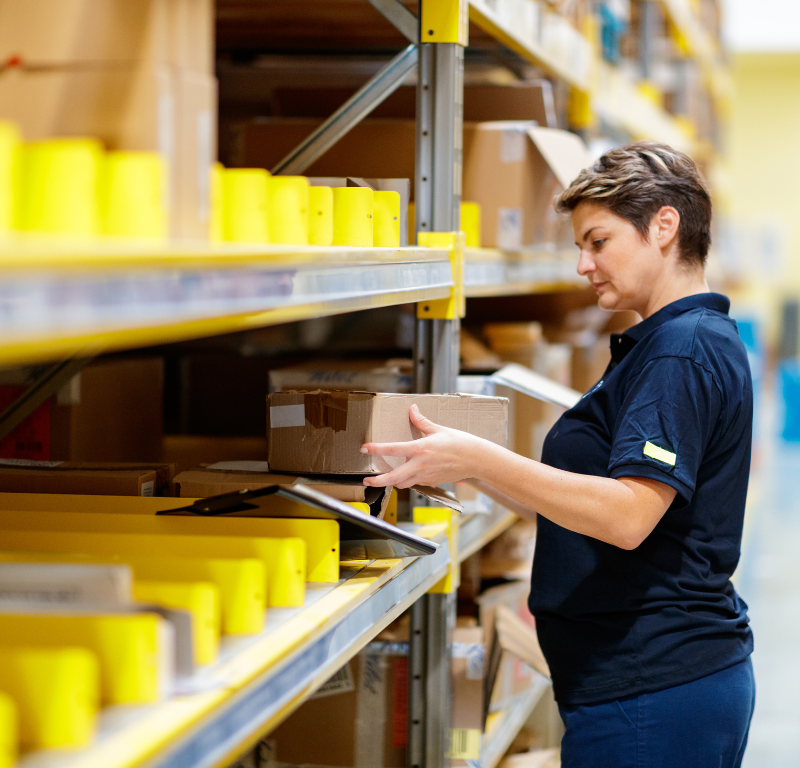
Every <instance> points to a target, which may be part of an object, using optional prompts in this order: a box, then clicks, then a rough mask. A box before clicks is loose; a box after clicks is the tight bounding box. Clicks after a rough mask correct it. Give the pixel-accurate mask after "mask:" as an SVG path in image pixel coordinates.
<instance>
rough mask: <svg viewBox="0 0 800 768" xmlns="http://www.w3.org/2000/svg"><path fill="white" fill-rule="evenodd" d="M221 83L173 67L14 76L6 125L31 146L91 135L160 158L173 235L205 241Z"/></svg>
mask: <svg viewBox="0 0 800 768" xmlns="http://www.w3.org/2000/svg"><path fill="white" fill-rule="evenodd" d="M216 115H217V81H216V78H214V77H213V76H209V75H203V74H196V73H192V72H185V71H182V70H175V69H172V68H170V67H167V66H158V65H156V66H149V65H143V66H138V67H133V68H125V67H118V68H110V69H91V68H89V69H77V70H58V69H56V70H48V69H44V70H36V71H30V72H29V71H23V70H13V69H12V70H9V71H8V72H6V73H4V74H3V77H1V78H0V119H6V120H11V121H13V122H14V123H16V124H17V125H18V126H19V127H20V129H21V131H22V134H23V136H24V137H25V139H26V140H35V139H45V138H50V137H53V136H92V137H96V138H98V139H100V140H101V141H102V142H103V143H104V145H105V146H106V147H107V148H108V149H120V150H132V151H147V152H158V153H159V154H160V155H161V157H162V159H163V161H164V166H165V171H166V184H165V190H164V211H165V213H166V214H167V217H168V220H169V221H170V234H171V235H173V236H178V237H186V238H194V239H207V238H208V235H209V221H210V201H211V197H210V174H211V165H212V163H213V162H214V161H215V160H216V153H217V146H216V138H217V129H216Z"/></svg>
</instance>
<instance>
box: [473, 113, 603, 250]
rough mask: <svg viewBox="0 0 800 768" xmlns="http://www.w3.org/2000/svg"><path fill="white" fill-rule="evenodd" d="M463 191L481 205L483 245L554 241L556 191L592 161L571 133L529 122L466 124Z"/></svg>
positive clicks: (556, 231) (513, 247) (519, 245)
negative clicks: (554, 198) (554, 200)
mask: <svg viewBox="0 0 800 768" xmlns="http://www.w3.org/2000/svg"><path fill="white" fill-rule="evenodd" d="M463 162H464V179H463V192H462V197H463V199H464V200H470V201H472V202H475V203H478V204H479V205H480V206H481V237H482V243H483V245H485V246H490V247H496V248H501V249H504V250H509V251H517V250H520V249H522V248H527V247H531V246H533V245H536V244H539V243H556V242H557V240H558V239H559V237H560V235H561V234H562V233H561V232H559V229H558V225H559V219H558V216H557V215H556V213H555V210H554V209H553V205H552V202H553V197H554V195H555V194H556V193H557V192H558V190H559V189H560V188H565V187H566V186H568V185H569V184H570V182H571V181H572V180H573V179H574V178H575V177H576V176H577V175H578V173H580V171H581V170H582V169H583V168H584V167H585V166H587V165H588V164H589V162H590V158H589V155H588V152H587V150H586V147H585V145H584V143H583V141H582V140H581V139H580V138H579V137H578V136H576V135H575V134H573V133H569V132H568V131H561V130H557V129H554V128H541V127H537V126H536V125H535V124H533V123H529V122H513V121H507V122H489V123H476V124H473V125H472V126H465V129H464V161H463Z"/></svg>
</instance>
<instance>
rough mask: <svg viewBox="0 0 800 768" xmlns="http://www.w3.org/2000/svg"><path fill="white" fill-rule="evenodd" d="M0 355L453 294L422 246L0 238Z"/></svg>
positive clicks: (444, 265)
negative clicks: (53, 243) (66, 242)
mask: <svg viewBox="0 0 800 768" xmlns="http://www.w3.org/2000/svg"><path fill="white" fill-rule="evenodd" d="M0 276H2V277H1V278H0V364H4V365H17V364H23V363H32V362H42V361H48V360H53V359H59V358H61V359H63V358H66V357H73V356H82V357H86V356H89V357H91V356H96V355H98V354H101V353H103V352H109V351H114V350H118V349H126V348H135V347H143V346H147V345H152V344H159V343H166V342H170V341H178V340H182V339H190V338H201V337H205V336H212V335H217V334H222V333H231V332H233V331H241V330H246V329H248V328H257V327H263V326H267V325H274V324H277V323H285V322H291V321H294V320H302V319H305V318H310V317H322V316H324V315H332V314H340V313H342V312H354V311H357V310H362V309H371V308H374V307H383V306H390V305H393V304H405V303H408V302H413V301H429V300H432V299H437V298H442V297H444V296H447V295H448V294H449V292H450V289H451V287H452V285H453V274H452V269H451V267H450V261H449V254H448V252H447V251H442V250H436V249H427V248H400V249H395V248H344V247H342V248H331V249H323V248H315V247H304V248H301V247H284V246H238V247H236V246H230V245H228V246H217V247H208V246H202V245H198V246H194V247H192V246H184V247H180V246H173V245H169V246H157V245H153V246H144V247H143V246H138V247H137V246H133V245H125V244H122V243H120V244H106V245H104V244H102V243H88V244H85V245H83V246H81V245H79V244H75V245H66V246H65V245H63V244H62V243H59V244H58V246H56V247H55V248H54V247H52V246H50V247H48V245H47V244H46V243H42V242H40V241H38V242H37V241H21V242H20V243H18V244H16V245H12V244H9V245H5V246H0Z"/></svg>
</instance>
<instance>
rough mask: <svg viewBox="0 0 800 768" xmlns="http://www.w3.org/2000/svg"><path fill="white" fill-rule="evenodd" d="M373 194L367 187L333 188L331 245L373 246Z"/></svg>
mask: <svg viewBox="0 0 800 768" xmlns="http://www.w3.org/2000/svg"><path fill="white" fill-rule="evenodd" d="M374 204H375V193H374V192H373V191H372V190H371V189H369V188H368V187H334V188H333V244H334V245H350V246H355V247H361V248H368V247H371V246H372V245H373V219H372V216H373V209H374Z"/></svg>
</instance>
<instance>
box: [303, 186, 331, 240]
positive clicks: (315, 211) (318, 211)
mask: <svg viewBox="0 0 800 768" xmlns="http://www.w3.org/2000/svg"><path fill="white" fill-rule="evenodd" d="M308 242H309V244H310V245H322V246H325V247H328V246H331V245H333V192H332V191H331V188H330V187H311V188H310V189H309V190H308Z"/></svg>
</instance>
